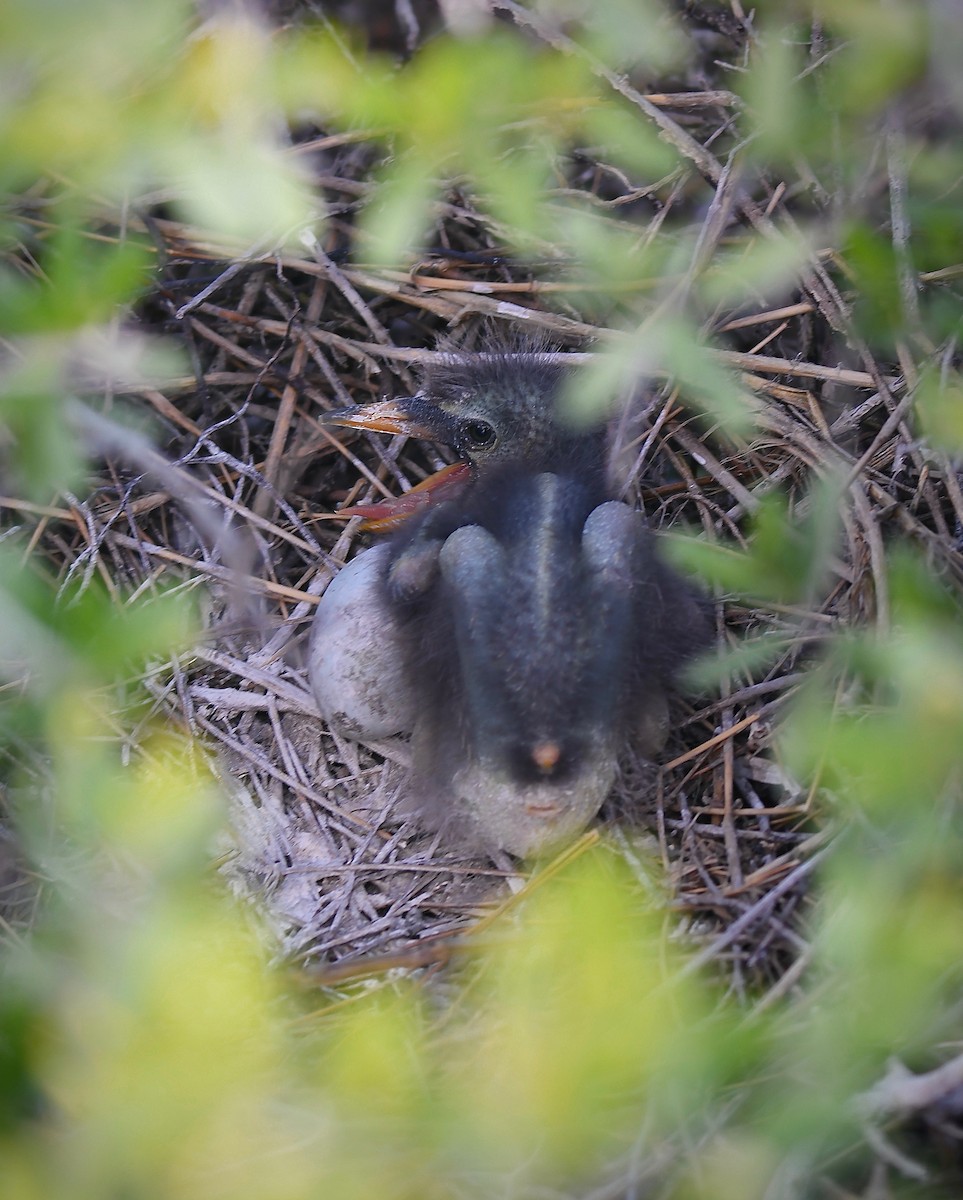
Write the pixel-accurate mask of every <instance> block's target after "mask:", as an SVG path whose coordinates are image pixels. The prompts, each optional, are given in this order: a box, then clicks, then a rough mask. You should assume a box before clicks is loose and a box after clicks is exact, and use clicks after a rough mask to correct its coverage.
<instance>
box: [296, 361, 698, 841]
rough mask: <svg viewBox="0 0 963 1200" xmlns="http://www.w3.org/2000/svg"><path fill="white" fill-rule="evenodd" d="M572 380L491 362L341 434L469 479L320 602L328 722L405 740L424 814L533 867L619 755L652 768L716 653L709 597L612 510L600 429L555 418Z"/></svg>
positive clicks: (607, 784)
mask: <svg viewBox="0 0 963 1200" xmlns="http://www.w3.org/2000/svg"><path fill="white" fill-rule="evenodd" d="M563 380H564V369H563V368H561V367H559V366H556V365H554V364H551V363H547V362H546V360H545V357H544V356H543V355H541V354H539V353H534V352H532V353H515V354H502V353H495V354H489V355H480V356H477V357H475V358H474V359H466V360H461V361H452V362H451V363H450V364H447V365H445V366H443V367H441V368H440V369H435V370H434V371H432V372H431V373H429V375H428V378H427V379H426V382H425V386H424V387H423V388H422V389H421V390H420V391H419V393H418V394H417V395H415V396H413V397H409V398H404V399H399V400H393V401H386V402H383V403H381V404H377V405H370V406H367V407H364V408H360V409H354V410H344V411H342V412H340V413H337V414H332V415H331V417H330V418H329V420H332V421H334V422H336V423H338V424H343V425H349V426H355V427H361V428H375V429H382V430H384V431H386V432H393V433H407V434H412V435H415V436H420V437H429V438H433V439H434V440H437V441H440V442H443V443H445V444H447V445H449V446H452V447H453V448H454V449H455V451H456V452H457V453H458V455H459V457H460V458H461V459H462V461H463V462H464V463H466V464H467V465H468V467H469V470H468V472H467V473H463V474H462V475H461V476H459V477H458V479H457V482H456V483H455V484H454V485H453V486H452V487H451V490H450V494H449V495H447V496H446V497H445V498H443V499H441V500H437V501H436V502H435V503H433V504H431V505H430V506H429V507H427V508H426V509H425V510H423V512H422V513H420V514H419V515H416V516H414V517H411V518H410V519H409V520H407V521H406V522H405V523H404V524H403V525H402V526H401V528H400V530H399V532H398V533H397V534H396V535H395V537H394V538H393V540H392V541H391V542H389V543H387V544H383V545H381V546H378V547H376V548H375V549H374V550H370V551H366V552H365V553H364V554H362V555H360V556H358V558H356V559H355V560H354V562H353V563H352V564H349V566H348V567H347V568H345V571H344V572H342V576H341V577H339V578H343V577H344V576H345V574H347V573H348V572H351V573H352V574H351V575H350V576H349V577H348V583H349V584H350V589H349V587H348V585H347V584H346V585H342V588H341V589H335V588H334V585H332V587H329V589H328V592H327V593H326V594H325V596H324V597H323V598H322V601H321V604H320V605H319V609H318V616H317V618H316V621H315V626H314V630H313V633H312V639H311V647H310V652H309V669H310V674H311V678H312V683H313V686H314V690H315V694H316V696H317V698H318V703H319V706H320V707H321V710H322V712H323V713H324V714H325V716H326V717H328V718H329V719H330V720H333V721H334V722H335V723H336V724H339V725H340V726H341V727H342V729H345V730H346V731H347V732H350V733H353V734H355V735H366V736H375V735H379V734H382V733H384V732H389V731H393V727H394V726H397V728H398V729H400V730H410V731H411V733H412V747H413V764H414V766H413V784H412V786H413V793H414V796H415V803H416V804H417V805H418V807H419V808H420V809H422V810H423V811H429V812H433V813H434V814H436V819H437V818H438V817H439V816H448V815H453V816H455V818H456V819H460V820H462V821H467V822H468V823H469V824H470V825H471V826H472V828H473V829H474V830H475V831H476V832H477V833H478V834H479V835H480V836H481V838H482V840H483V841H485V842H486V843H487V844H489V845H492V846H495V847H498V848H500V849H504V850H508V851H509V852H511V853H513V854H516V855H519V856H521V857H528V856H531V855H534V854H537V853H541V852H544V851H546V850H549V849H552V848H553V847H556V846H558V845H559V844H562V843H564V842H565V841H568V840H570V839H572V838H573V837H575V836H576V835H577V834H578V833H579V832H580V831H581V830H582V829H583V828H584V827H585V826H586V825H587V824H588V822H589V821H590V820H591V819H592V817H593V816H594V815H595V814H596V813H597V812H598V809H599V808H600V807H601V805H602V803H603V802H604V800H605V797H606V795H607V794H608V792H609V791H610V789H611V787H612V783H613V781H614V778H615V773H616V767H617V761H618V757H619V753H620V751H621V750H622V749H623V748H624V747H625V746H626V744H628V743H629V742H635V743H636V744H637V745H638V746H639V748H640V749H641V750H642V751H643V753H646V754H648V755H652V754H654V753H656V752H657V750H658V749H659V748H660V745H661V741H662V740H664V733H665V727H666V714H667V702H666V695H667V692H668V691H669V690H670V689H671V687H672V685H673V683H674V681H675V679H676V677H677V675H678V672H679V670H680V669H681V667H682V665H683V664H684V663H685V662H686V661H687V660H688V659H689V658H690V657H692V655H693V654H694V653H696V652H698V651H699V650H700V649H702V648H703V647H704V646H705V645H707V643H708V641H709V626H708V621H707V618H706V614H705V610H704V605H703V604H702V602H701V600H700V598H699V596H698V595H697V593H696V592H695V591H694V589H693V588H691V587H690V585H689V584H687V583H686V582H685V581H683V580H682V578H681V577H680V576H678V575H677V574H676V573H675V572H674V571H673V570H672V569H671V568H669V567H668V566H667V565H666V564H665V563H664V562H662V560H661V559H660V558H659V556H658V553H657V546H656V542H655V539H654V538H653V536H652V535H651V533H650V532H649V531H648V529H647V528H646V526H645V523H644V520H643V518H642V516H641V515H640V514H639V513H637V512H635V511H634V510H633V509H631V508H630V507H629V506H627V505H625V504H623V503H620V502H618V501H615V500H613V499H612V498H611V495H610V491H609V486H608V483H607V435H606V430H605V428H604V427H603V426H601V425H599V426H597V427H596V428H593V429H590V430H588V431H583V430H575V429H572V428H571V427H570V426H568V425H566V424H565V422H564V421H563V420H562V419H561V418H560V416H559V413H558V411H557V405H558V397H559V393H560V390H561V387H562V383H563ZM375 555H377V556H378V557H377V559H375V558H374V557H373V556H375ZM359 564H360V565H359ZM335 642H337V643H338V645H337V647H335V645H334V643H335ZM385 714H387V718H388V719H387V721H385V720H384V719H382V718H383V717H384V716H385ZM389 726H391V727H392V729H391V730H389Z"/></svg>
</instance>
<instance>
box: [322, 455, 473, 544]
mask: <svg viewBox="0 0 963 1200" xmlns="http://www.w3.org/2000/svg"><path fill="white" fill-rule="evenodd" d="M470 474H471V467H469V465H468V464H467V463H453V464H452V465H451V466H449V467H443V468H442V469H441V470H440V471H436V472H435V474H434V475H429V476H428V478H427V479H423V480H422V481H421V483H419V484H418V485H417V486H416V487H413V488H412V489H411V491H410V492H405V494H404V495H403V496H398V498H397V499H395V500H379V501H376V502H375V503H374V504H352V505H351V506H350V507H348V508H341V509H338V516H339V517H363V518H364V524H363V525H362V526H361V528H362V529H363V530H365V531H367V532H372V533H387V532H388V531H389V530H392V529H397V528H398V526H399V525H403V524H404V522H405V521H407V520H409V519H410V518H411V517H413V516H416V515H417V514H418V513H422V512H424V511H425V509H427V508H429V507H431V505H433V504H438V503H439V502H440V501H443V500H450V499H451V498H452V496H455V495H457V493H458V492H459V491H460V490H461V488H462V486H463V485H464V483H465V482H466V480H467V479H468V476H469V475H470Z"/></svg>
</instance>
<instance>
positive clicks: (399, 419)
mask: <svg viewBox="0 0 963 1200" xmlns="http://www.w3.org/2000/svg"><path fill="white" fill-rule="evenodd" d="M322 424H323V425H341V426H344V427H345V428H347V429H368V430H371V431H372V432H373V433H403V434H405V435H406V436H407V437H420V438H432V437H434V436H435V434H434V430H432V429H429V428H428V426H427V425H423V424H421V422H419V421H417V420H415V419H413V418H412V415H411V411H410V409H409V408H408V407H407V406H406V405H405V403H404V402H403V401H400V402H399V401H398V400H380V401H378V402H377V403H376V404H360V405H357V406H355V407H352V408H339V409H336V410H335V411H334V412H329V413H325V415H324V417H323V418H322Z"/></svg>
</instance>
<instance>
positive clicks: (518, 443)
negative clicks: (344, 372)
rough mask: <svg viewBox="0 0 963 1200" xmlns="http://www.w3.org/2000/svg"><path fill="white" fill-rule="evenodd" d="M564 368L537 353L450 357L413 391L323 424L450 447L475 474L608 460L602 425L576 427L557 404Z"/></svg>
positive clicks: (335, 414) (348, 410)
mask: <svg viewBox="0 0 963 1200" xmlns="http://www.w3.org/2000/svg"><path fill="white" fill-rule="evenodd" d="M565 376H566V369H565V367H564V366H561V365H559V364H558V363H557V362H554V361H552V356H551V355H549V354H545V353H539V352H522V353H491V354H476V355H465V356H457V357H456V356H450V357H448V358H446V359H445V360H443V361H442V362H441V363H440V364H436V365H434V366H433V367H432V368H431V369H430V370H429V372H428V374H427V376H426V378H425V382H424V385H423V386H422V387H421V388H420V389H419V391H418V392H416V393H415V395H413V396H406V397H398V398H395V399H393V400H383V401H380V402H379V403H376V404H368V405H362V406H358V407H352V408H346V409H339V410H337V411H335V412H332V413H329V414H327V416H326V417H325V423H326V424H331V425H340V426H347V427H349V428H354V429H368V430H374V431H376V432H381V433H400V434H405V435H407V436H409V437H418V438H427V439H430V440H431V441H435V442H440V443H442V444H443V445H446V446H450V447H451V448H452V449H453V450H454V451H455V453H456V454H457V455H458V457H459V458H460V459H461V460H462V462H464V463H467V464H468V465H469V466H470V467H471V468H472V469H473V470H474V471H476V472H479V473H486V472H489V471H493V470H498V469H499V468H505V467H510V466H513V465H515V464H519V463H524V464H525V467H526V469H528V470H532V471H538V470H560V469H564V468H565V467H566V466H569V465H571V466H576V465H581V464H582V463H584V461H585V460H586V458H587V457H591V456H595V452H596V451H599V453H598V457H599V458H600V460H601V459H604V446H605V435H604V430H603V428H602V427H601V426H598V427H596V428H594V429H590V430H585V429H584V428H580V427H576V426H574V425H573V424H572V423H571V422H570V421H569V420H567V419H566V417H565V414H564V413H563V412H561V411H560V408H559V396H560V393H561V391H562V384H563V382H564V380H565Z"/></svg>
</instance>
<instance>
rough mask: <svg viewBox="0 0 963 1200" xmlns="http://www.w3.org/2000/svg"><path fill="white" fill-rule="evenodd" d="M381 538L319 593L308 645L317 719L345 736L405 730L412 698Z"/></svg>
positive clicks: (408, 726) (384, 734)
mask: <svg viewBox="0 0 963 1200" xmlns="http://www.w3.org/2000/svg"><path fill="white" fill-rule="evenodd" d="M387 553H388V547H387V545H380V546H374V547H372V548H371V549H370V550H365V551H363V552H362V553H361V554H359V555H357V557H356V558H353V559H352V560H351V562H349V563H348V564H347V566H345V567H343V568H342V570H341V571H339V573H338V574H337V575H336V576H335V578H334V579H333V580H332V581H331V583H330V584H329V585H328V588H327V590H326V591H325V593H324V595H323V596H322V597H321V602H320V604H319V605H318V611H317V613H316V615H315V618H314V624H313V626H312V628H311V639H310V642H309V646H308V677H309V679H310V681H311V687H312V690H313V692H314V698H315V700H316V701H317V703H318V708H319V709H320V710H321V715H322V716H323V717H324V719H325V721H327V723H328V724H329V725H330V726H332V728H334V729H336V730H337V731H338V732H339V733H342V734H345V735H346V736H348V737H352V738H362V739H364V738H383V737H390V736H391V735H392V734H396V733H408V732H410V731H411V729H412V727H413V725H414V702H413V698H412V695H411V689H410V688H409V687H408V685H407V683H406V680H405V673H404V662H403V654H402V649H401V646H400V644H399V640H398V628H397V618H396V616H395V614H394V612H393V611H392V609H391V607H390V605H389V603H388V600H387V597H386V596H385V593H384V587H383V582H382V581H383V573H384V569H385V565H386V556H387Z"/></svg>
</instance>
